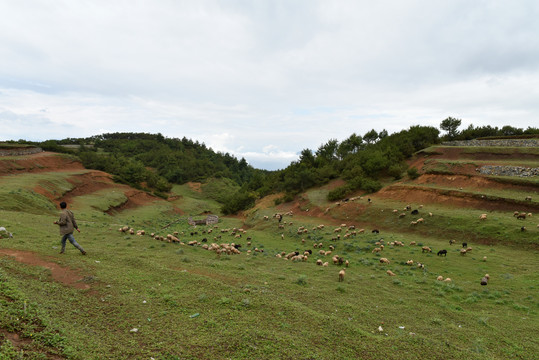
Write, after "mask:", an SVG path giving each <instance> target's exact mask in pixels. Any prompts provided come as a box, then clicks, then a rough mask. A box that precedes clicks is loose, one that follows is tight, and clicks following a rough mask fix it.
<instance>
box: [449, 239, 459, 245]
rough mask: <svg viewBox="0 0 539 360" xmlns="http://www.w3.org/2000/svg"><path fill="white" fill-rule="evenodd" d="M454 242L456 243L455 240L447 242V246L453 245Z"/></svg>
mask: <svg viewBox="0 0 539 360" xmlns="http://www.w3.org/2000/svg"><path fill="white" fill-rule="evenodd" d="M456 242H457V240H449V245H453V244H454V243H456Z"/></svg>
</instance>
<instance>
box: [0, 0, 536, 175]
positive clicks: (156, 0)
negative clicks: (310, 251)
mask: <svg viewBox="0 0 539 360" xmlns="http://www.w3.org/2000/svg"><path fill="white" fill-rule="evenodd" d="M538 19H539V1H537V0H529V1H527V0H507V1H497V0H488V1H482V0H474V1H469V0H464V1H459V0H447V1H444V0H435V1H432V0H417V1H415V0H394V1H384V0H377V1H371V0H365V1H363V0H350V1H346V0H328V1H315V0H305V1H301V0H284V1H266V0H243V1H242V0H236V1H235V0H223V1H211V0H209V1H203V0H192V1H181V0H148V1H145V0H103V1H101V0H76V1H68V0H66V1H60V0H35V1H33V0H24V1H15V0H13V1H11V0H0V140H18V139H26V140H33V141H42V140H48V139H64V138H67V137H72V138H75V137H87V136H92V135H98V134H103V133H107V132H147V133H161V134H163V135H164V136H166V137H177V138H182V137H184V136H185V137H187V138H190V139H193V140H198V141H199V142H203V143H205V144H206V145H207V146H209V147H211V148H212V149H213V150H215V151H221V152H229V153H231V154H233V155H235V156H236V157H238V158H241V157H245V159H246V160H247V161H248V162H249V163H250V164H251V165H253V166H255V167H257V168H266V169H277V168H284V167H286V166H287V165H288V164H289V163H290V162H291V161H293V160H296V159H297V158H298V154H299V153H300V152H301V150H302V149H305V148H309V149H312V150H316V149H317V148H318V147H319V146H320V145H321V144H323V143H326V142H327V141H328V140H330V139H337V140H339V141H342V140H344V139H345V138H347V137H348V136H350V135H351V134H352V133H356V134H359V135H363V134H364V133H366V132H367V131H369V130H371V129H375V130H377V131H380V130H383V129H386V130H387V131H388V132H389V133H390V134H391V133H393V132H397V131H400V130H403V129H407V128H409V127H410V126H413V125H430V126H435V127H438V126H439V124H440V122H441V121H442V120H443V119H445V118H447V117H448V116H452V117H456V118H460V119H462V127H461V129H462V128H464V127H466V126H468V125H469V124H473V125H475V126H483V125H492V126H498V127H501V126H504V125H512V126H517V127H522V128H527V127H528V126H533V127H538V126H539V120H538V116H537V115H538V114H539V112H538V110H539V21H538Z"/></svg>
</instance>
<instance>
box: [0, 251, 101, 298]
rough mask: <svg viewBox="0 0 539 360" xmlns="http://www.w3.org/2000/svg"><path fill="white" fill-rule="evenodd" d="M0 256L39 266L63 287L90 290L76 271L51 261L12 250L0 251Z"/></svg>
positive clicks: (31, 253)
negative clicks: (48, 271) (47, 271)
mask: <svg viewBox="0 0 539 360" xmlns="http://www.w3.org/2000/svg"><path fill="white" fill-rule="evenodd" d="M0 255H5V256H11V257H14V258H15V260H16V261H18V262H20V263H23V264H27V265H31V266H41V267H44V268H46V269H49V270H50V271H51V275H52V278H53V280H55V281H58V282H60V283H62V284H64V285H67V286H71V287H74V288H77V289H89V288H90V285H88V284H85V283H82V282H81V280H82V279H83V278H84V276H82V275H80V274H79V272H78V271H76V270H73V269H70V268H68V267H64V266H60V265H58V264H57V263H54V262H51V261H46V260H43V259H41V258H40V257H38V256H37V255H36V254H35V253H33V252H30V251H22V250H12V249H0Z"/></svg>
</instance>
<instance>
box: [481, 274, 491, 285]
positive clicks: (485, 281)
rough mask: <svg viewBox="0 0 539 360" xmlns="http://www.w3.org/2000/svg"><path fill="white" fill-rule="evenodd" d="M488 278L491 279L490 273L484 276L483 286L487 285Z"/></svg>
mask: <svg viewBox="0 0 539 360" xmlns="http://www.w3.org/2000/svg"><path fill="white" fill-rule="evenodd" d="M488 280H489V277H488V274H487V275H485V276H483V278H482V279H481V285H483V286H485V285H487V284H488Z"/></svg>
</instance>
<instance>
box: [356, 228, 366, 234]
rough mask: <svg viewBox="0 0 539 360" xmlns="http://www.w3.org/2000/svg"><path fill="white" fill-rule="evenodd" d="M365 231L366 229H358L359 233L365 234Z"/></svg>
mask: <svg viewBox="0 0 539 360" xmlns="http://www.w3.org/2000/svg"><path fill="white" fill-rule="evenodd" d="M364 232H365V229H359V230H358V231H357V233H358V234H363V233H364Z"/></svg>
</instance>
